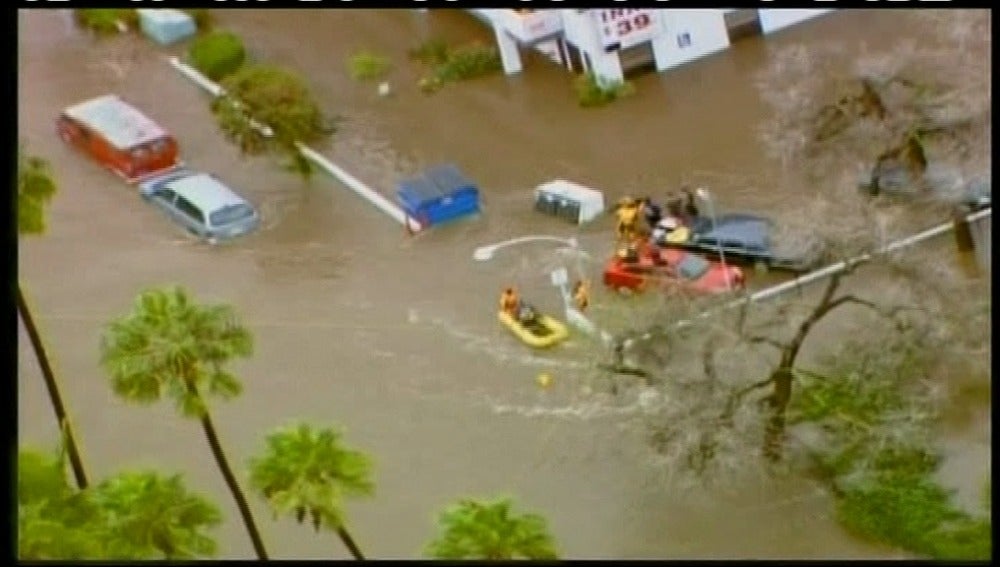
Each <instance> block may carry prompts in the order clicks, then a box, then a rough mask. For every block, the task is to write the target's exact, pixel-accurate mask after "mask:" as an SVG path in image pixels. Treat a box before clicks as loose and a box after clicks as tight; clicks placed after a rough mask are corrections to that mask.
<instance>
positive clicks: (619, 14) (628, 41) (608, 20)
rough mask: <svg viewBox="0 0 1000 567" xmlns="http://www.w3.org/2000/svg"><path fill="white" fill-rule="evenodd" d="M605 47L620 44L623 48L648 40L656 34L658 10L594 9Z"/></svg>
mask: <svg viewBox="0 0 1000 567" xmlns="http://www.w3.org/2000/svg"><path fill="white" fill-rule="evenodd" d="M592 13H593V14H594V17H595V19H596V20H597V21H596V23H597V29H598V32H599V34H600V37H601V43H602V44H603V45H604V47H610V46H612V45H615V44H618V45H619V46H620V47H621V48H622V49H624V48H628V47H632V46H634V45H636V44H639V43H642V42H644V41H648V40H649V39H651V38H652V37H653V36H654V35H656V33H657V31H658V29H659V26H658V25H656V24H657V22H659V19H658V18H657V17H656V16H657V14H656V10H641V9H618V10H593V12H592Z"/></svg>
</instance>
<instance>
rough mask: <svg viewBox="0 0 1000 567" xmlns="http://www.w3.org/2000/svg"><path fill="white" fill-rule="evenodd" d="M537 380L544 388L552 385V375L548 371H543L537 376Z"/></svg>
mask: <svg viewBox="0 0 1000 567" xmlns="http://www.w3.org/2000/svg"><path fill="white" fill-rule="evenodd" d="M535 381H536V382H538V385H539V386H541V387H542V388H548V387H549V386H550V385H552V375H551V374H549V373H548V372H542V373H541V374H539V375H538V377H537V378H535Z"/></svg>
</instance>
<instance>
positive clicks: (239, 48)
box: [188, 31, 246, 81]
mask: <svg viewBox="0 0 1000 567" xmlns="http://www.w3.org/2000/svg"><path fill="white" fill-rule="evenodd" d="M188 60H189V61H190V62H191V65H193V66H194V68H195V69H198V70H199V71H201V73H202V74H204V75H205V76H206V77H208V78H209V79H212V80H213V81H218V80H221V79H223V78H225V77H228V76H229V75H232V74H233V73H235V72H236V70H237V69H239V68H240V67H241V66H242V65H243V62H244V61H246V49H245V48H244V47H243V40H241V39H240V38H239V36H237V35H236V34H234V33H232V32H225V31H218V32H211V33H209V34H206V35H203V36H201V37H198V38H196V39H195V40H194V41H193V42H192V43H191V48H190V50H189V51H188Z"/></svg>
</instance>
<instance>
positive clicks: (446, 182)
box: [397, 164, 479, 227]
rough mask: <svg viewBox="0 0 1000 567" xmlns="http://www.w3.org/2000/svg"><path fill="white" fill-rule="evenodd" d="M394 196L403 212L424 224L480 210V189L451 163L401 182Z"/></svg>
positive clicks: (434, 223)
mask: <svg viewBox="0 0 1000 567" xmlns="http://www.w3.org/2000/svg"><path fill="white" fill-rule="evenodd" d="M397 196H398V197H399V202H400V204H402V206H403V210H404V211H406V214H407V215H409V216H410V217H412V218H414V219H416V220H417V221H418V222H419V223H420V224H421V225H423V226H424V227H428V226H434V225H438V224H442V223H446V222H448V221H452V220H455V219H457V218H461V217H464V216H468V215H474V214H476V213H478V212H479V188H478V187H476V184H475V183H473V182H472V181H471V180H469V178H467V177H466V176H465V175H463V174H462V172H460V171H459V170H458V168H457V167H455V166H454V165H450V164H448V165H438V166H434V167H432V168H430V169H428V170H426V171H424V172H423V173H422V174H421V175H419V176H417V177H412V178H410V179H405V180H403V181H401V182H400V183H399V188H398V190H397Z"/></svg>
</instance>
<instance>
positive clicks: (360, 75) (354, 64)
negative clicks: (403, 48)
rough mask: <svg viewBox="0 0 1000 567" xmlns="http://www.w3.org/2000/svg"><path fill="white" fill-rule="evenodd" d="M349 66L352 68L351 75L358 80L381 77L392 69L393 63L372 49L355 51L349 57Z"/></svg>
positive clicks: (370, 79) (371, 79) (372, 79)
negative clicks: (372, 51) (371, 50)
mask: <svg viewBox="0 0 1000 567" xmlns="http://www.w3.org/2000/svg"><path fill="white" fill-rule="evenodd" d="M347 66H348V67H349V68H350V71H351V77H352V78H354V80H356V81H374V80H377V79H381V78H382V77H384V76H386V74H388V73H389V70H390V69H392V63H390V62H389V59H388V58H387V57H383V56H381V55H378V54H377V53H371V52H370V51H360V52H358V53H355V54H354V55H352V56H351V57H350V59H348V61H347Z"/></svg>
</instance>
